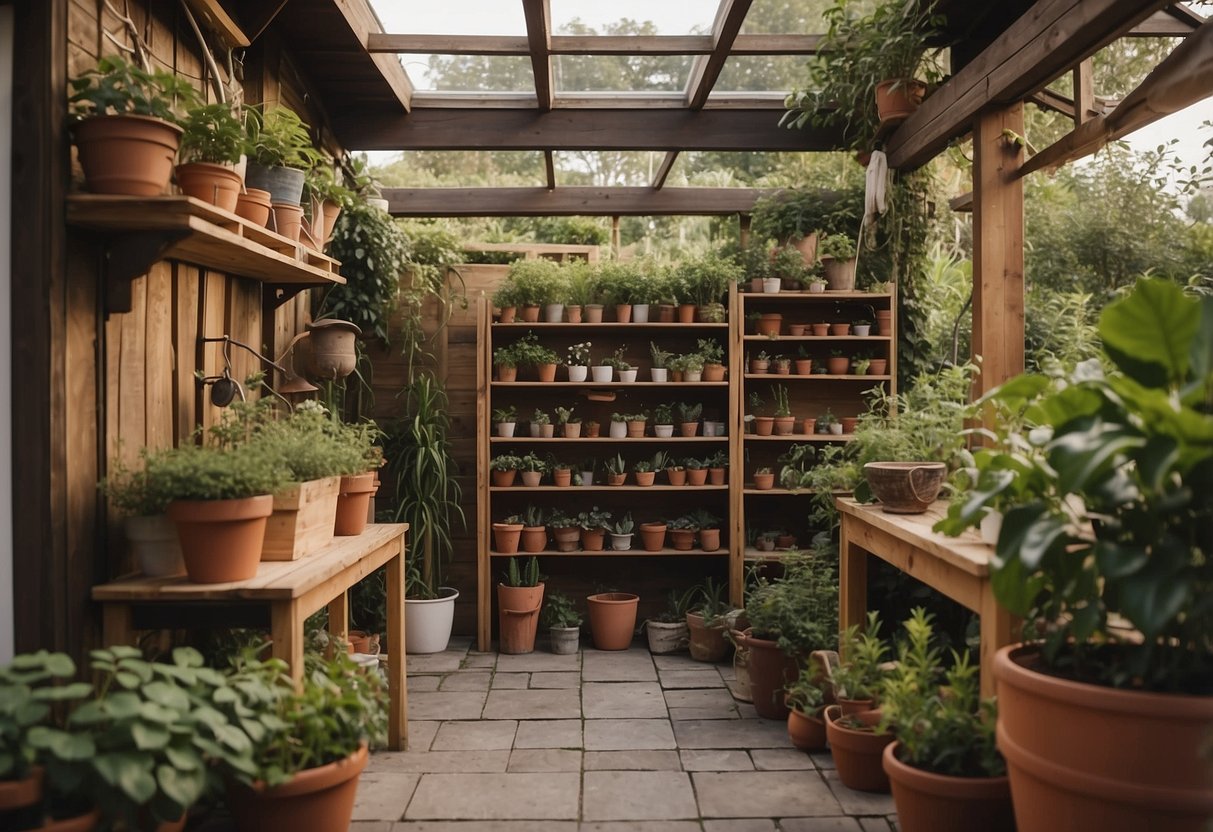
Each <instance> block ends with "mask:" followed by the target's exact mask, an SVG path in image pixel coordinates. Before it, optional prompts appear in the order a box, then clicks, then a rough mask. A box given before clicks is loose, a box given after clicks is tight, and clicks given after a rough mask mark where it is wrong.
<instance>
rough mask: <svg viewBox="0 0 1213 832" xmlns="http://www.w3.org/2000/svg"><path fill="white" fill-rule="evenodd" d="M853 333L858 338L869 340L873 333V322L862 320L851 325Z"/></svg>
mask: <svg viewBox="0 0 1213 832" xmlns="http://www.w3.org/2000/svg"><path fill="white" fill-rule="evenodd" d="M851 333H852V334H853V335H854V336H855V337H856V338H867V337H868V336H869V335H871V333H872V322H871V321H868V320H864V319H863V318H860V319H859V320H858V321H855V323H853V324H851Z"/></svg>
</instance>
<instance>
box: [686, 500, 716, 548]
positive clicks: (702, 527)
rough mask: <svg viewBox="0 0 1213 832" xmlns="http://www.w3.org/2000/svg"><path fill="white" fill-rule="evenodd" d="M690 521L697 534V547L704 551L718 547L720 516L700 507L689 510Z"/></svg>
mask: <svg viewBox="0 0 1213 832" xmlns="http://www.w3.org/2000/svg"><path fill="white" fill-rule="evenodd" d="M691 522H692V523H693V524H694V526H695V531H696V532H698V534H699V548H700V549H703V551H705V552H715V551H717V550H718V549H719V548H720V518H719V517H717V516H716V515H715V514H712V512H710V511H708V510H707V509H703V508H700V509H696V510H695V511H693V512H691Z"/></svg>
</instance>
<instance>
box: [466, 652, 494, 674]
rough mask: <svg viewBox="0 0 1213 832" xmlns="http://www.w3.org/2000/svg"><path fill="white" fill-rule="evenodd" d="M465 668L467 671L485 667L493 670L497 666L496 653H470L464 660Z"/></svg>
mask: <svg viewBox="0 0 1213 832" xmlns="http://www.w3.org/2000/svg"><path fill="white" fill-rule="evenodd" d="M463 666H464V667H465V668H467V669H471V668H477V667H483V668H488V669H489V670H492V669H493V668H494V667H496V666H497V654H496V653H468V654H467V657H466V658H464V660H463Z"/></svg>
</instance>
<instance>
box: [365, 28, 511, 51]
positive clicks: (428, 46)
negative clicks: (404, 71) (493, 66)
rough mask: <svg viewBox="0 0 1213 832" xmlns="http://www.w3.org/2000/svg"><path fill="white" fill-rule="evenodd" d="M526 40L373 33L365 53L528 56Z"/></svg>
mask: <svg viewBox="0 0 1213 832" xmlns="http://www.w3.org/2000/svg"><path fill="white" fill-rule="evenodd" d="M527 43H528V42H527V39H526V38H525V37H515V36H511V35H397V34H385V33H383V32H375V33H372V34H371V36H370V37H369V38H367V42H366V51H368V52H388V53H398V54H401V55H515V56H518V55H529V54H531V53H530V49H529V48H528V46H527Z"/></svg>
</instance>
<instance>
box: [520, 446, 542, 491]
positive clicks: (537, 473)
mask: <svg viewBox="0 0 1213 832" xmlns="http://www.w3.org/2000/svg"><path fill="white" fill-rule="evenodd" d="M518 470H519V472H520V473H521V476H522V484H523V485H524V486H526V487H527V488H537V487H538V486H539V483H541V482H543V475H544V474H545V473H547V470H548V466H547V462H545V461H544V460H543V459H542V458H540V457H539V455H538V454H535V453H528V454H525V455H524V456H523V457H521V458H520V459H519V460H518Z"/></svg>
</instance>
